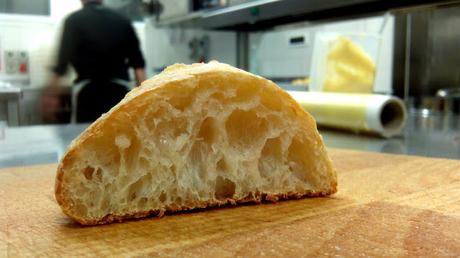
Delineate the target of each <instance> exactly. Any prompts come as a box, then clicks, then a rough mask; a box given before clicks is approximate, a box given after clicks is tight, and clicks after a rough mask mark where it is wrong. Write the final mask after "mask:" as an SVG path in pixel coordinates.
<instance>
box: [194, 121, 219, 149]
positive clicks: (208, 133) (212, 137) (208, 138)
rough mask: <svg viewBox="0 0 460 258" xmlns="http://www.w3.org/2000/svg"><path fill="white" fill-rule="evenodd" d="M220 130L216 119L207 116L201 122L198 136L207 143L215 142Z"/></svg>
mask: <svg viewBox="0 0 460 258" xmlns="http://www.w3.org/2000/svg"><path fill="white" fill-rule="evenodd" d="M217 134H218V130H217V128H216V121H215V119H214V118H212V117H207V118H206V119H205V120H204V121H203V123H202V124H201V128H200V132H199V133H198V138H199V139H202V140H203V141H204V142H205V143H207V144H213V143H214V142H215V141H216V138H217Z"/></svg>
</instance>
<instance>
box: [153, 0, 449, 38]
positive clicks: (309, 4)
mask: <svg viewBox="0 0 460 258" xmlns="http://www.w3.org/2000/svg"><path fill="white" fill-rule="evenodd" d="M449 2H452V1H441V0H405V1H386V0H255V1H249V2H247V3H244V4H237V5H233V6H228V7H222V8H217V9H216V8H214V9H210V10H203V11H197V12H192V13H190V14H188V15H185V16H180V17H174V18H168V19H161V16H160V20H159V21H158V22H157V26H160V27H162V26H180V27H193V28H203V29H223V30H241V31H251V30H261V29H268V28H271V27H273V26H277V25H281V24H287V23H292V22H298V21H306V20H322V19H337V18H340V17H343V16H356V15H365V14H368V15H369V14H372V13H377V12H385V11H388V10H391V9H394V8H405V7H409V6H415V5H424V4H444V3H449Z"/></svg>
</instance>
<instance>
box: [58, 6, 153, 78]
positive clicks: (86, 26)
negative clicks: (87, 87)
mask: <svg viewBox="0 0 460 258" xmlns="http://www.w3.org/2000/svg"><path fill="white" fill-rule="evenodd" d="M69 63H70V64H72V66H73V67H74V68H75V70H76V72H77V74H78V78H77V79H76V82H79V81H82V80H85V79H90V80H93V81H94V80H108V79H112V78H119V79H124V80H129V75H128V67H133V68H143V67H144V66H145V62H144V59H143V57H142V53H141V51H140V49H139V40H138V39H137V36H136V34H135V32H134V29H133V27H132V25H131V23H130V21H129V20H128V19H126V18H124V17H123V16H121V15H119V14H117V13H115V12H114V11H112V10H109V9H107V8H105V7H103V6H102V5H100V4H97V3H88V4H86V5H85V6H84V7H83V8H82V9H81V10H79V11H77V12H75V13H73V14H71V15H70V16H69V17H68V18H67V19H66V21H65V23H64V31H63V35H62V41H61V46H60V49H59V54H58V62H57V65H56V67H55V68H54V72H55V73H56V74H58V75H64V74H65V73H66V71H67V67H68V65H69Z"/></svg>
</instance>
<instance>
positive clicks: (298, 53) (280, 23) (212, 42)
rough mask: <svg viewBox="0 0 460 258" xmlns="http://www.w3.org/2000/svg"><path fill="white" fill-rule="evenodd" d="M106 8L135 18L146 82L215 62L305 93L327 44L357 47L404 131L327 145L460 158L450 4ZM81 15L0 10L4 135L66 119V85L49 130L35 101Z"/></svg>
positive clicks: (65, 10)
mask: <svg viewBox="0 0 460 258" xmlns="http://www.w3.org/2000/svg"><path fill="white" fill-rule="evenodd" d="M104 4H105V5H107V6H109V7H111V8H114V9H116V10H118V11H120V12H122V13H123V14H124V15H127V16H128V17H130V18H131V19H132V20H133V24H134V27H135V29H136V32H137V35H138V37H139V39H140V41H141V45H142V51H143V54H144V57H145V59H146V64H147V65H146V72H147V77H151V76H153V75H155V74H157V73H159V72H161V71H162V70H163V69H164V68H165V67H166V66H168V65H171V64H173V63H177V62H182V63H192V62H199V61H209V60H218V61H220V62H224V63H228V64H230V65H234V66H238V67H240V68H243V69H246V70H249V71H250V72H253V73H256V74H259V75H262V76H264V77H266V78H269V79H271V80H273V81H275V82H276V83H278V84H279V85H280V86H281V87H283V88H285V89H288V90H296V91H299V90H304V91H306V90H308V89H309V88H312V87H313V84H314V80H315V79H317V78H319V77H320V76H321V71H318V69H316V67H317V65H315V62H318V60H320V59H321V58H324V52H325V48H324V47H325V46H326V45H327V44H326V43H325V42H327V40H328V37H331V35H344V36H347V37H349V38H351V39H355V42H359V43H360V44H359V45H360V46H361V47H362V49H363V50H364V51H365V52H366V53H367V54H368V55H369V56H370V58H371V59H372V60H373V61H374V62H375V66H376V71H375V74H376V78H375V81H374V85H373V93H381V94H385V95H396V96H398V97H400V98H401V99H403V100H404V103H405V105H406V107H407V109H408V110H409V119H408V123H407V127H406V131H405V132H404V133H403V134H402V137H399V138H398V137H396V138H393V139H385V140H383V139H376V138H369V137H367V136H362V135H357V134H354V133H352V134H346V135H344V136H343V137H342V136H340V137H339V136H337V137H339V138H340V140H337V139H339V138H337V137H335V136H336V135H335V133H336V132H334V131H331V132H329V131H325V132H322V134H323V136H324V135H326V137H325V139H326V143H331V144H332V145H334V146H336V147H348V148H350V146H351V147H353V146H354V147H356V148H359V149H368V150H374V149H375V150H378V151H382V150H383V151H385V152H397V153H416V154H421V155H428V156H443V157H453V158H458V157H460V137H459V135H458V128H460V124H459V123H460V122H459V121H460V120H459V119H458V117H457V115H458V113H459V111H460V108H459V107H460V104H459V103H460V102H459V101H458V100H459V98H460V93H459V91H460V90H459V89H460V54H459V53H460V52H459V51H458V48H459V47H458V46H459V45H460V30H458V28H459V27H460V3H459V2H458V1H426V0H424V1H398V2H397V3H396V2H395V1H380V0H357V1H333V0H328V1H309V2H305V1H300V0H284V1H274V0H253V1H238V0H220V1H216V0H202V1H197V0H194V1H191V0H190V1H189V0H163V1H154V0H105V1H104ZM79 8H81V3H80V1H79V0H34V1H29V0H0V127H3V128H4V127H6V126H8V127H10V128H14V127H17V126H19V127H26V126H30V125H41V124H56V123H62V124H66V123H68V122H69V121H70V113H71V112H72V110H71V108H70V106H71V105H70V104H69V100H70V95H71V94H72V90H71V88H70V87H64V88H63V92H62V93H60V94H62V96H63V98H64V99H66V101H63V102H62V103H63V105H62V116H60V117H59V119H57V120H53V121H47V120H45V119H44V118H43V116H42V113H41V110H40V99H41V96H42V95H43V94H44V92H43V89H44V87H45V86H46V85H47V82H48V80H49V76H50V72H49V71H50V67H51V66H52V64H53V63H54V59H55V55H56V49H57V44H58V39H59V37H60V34H61V26H62V21H63V19H64V18H65V17H66V16H67V15H68V14H69V13H71V12H73V11H75V10H78V9H79ZM74 76H75V75H74V74H72V73H71V74H69V76H68V77H67V78H66V80H65V83H64V84H66V85H67V86H71V85H72V80H73V78H74ZM133 83H134V82H133ZM36 128H38V127H36ZM82 128H84V126H83V127H82ZM82 128H80V129H69V130H71V132H75V133H68V134H69V137H68V138H71V137H70V136H73V137H74V135H76V134H77V132H79V131H81V130H82ZM420 128H422V129H420ZM423 128H425V129H423ZM426 128H428V129H426ZM37 130H38V129H37ZM427 130H428V131H427ZM417 132H420V134H417ZM428 133H429V134H430V136H429V137H428V138H429V139H427V134H428ZM11 134H14V133H13V132H11ZM20 134H21V132H18V135H20ZM35 134H39V132H38V131H37V132H35ZM45 134H46V133H45ZM64 134H66V133H64ZM328 134H329V135H334V137H335V138H334V137H327V135H328ZM408 134H412V138H411V137H408ZM2 135H3V136H2ZM2 137H3V138H5V130H4V129H0V139H1V138H2ZM50 137H51V136H50ZM420 139H425V140H424V142H423V143H422V145H423V146H420V144H421V143H417V142H420ZM66 142H67V140H66V141H64V143H62V145H63V146H64V147H65V145H66ZM10 145H11V144H10ZM64 147H63V148H64ZM430 148H432V149H433V150H429V149H430ZM52 155H55V154H52ZM53 159H54V156H53ZM4 160H7V159H6V158H5V159H4ZM49 160H52V159H51V158H50V159H49ZM0 161H1V158H0Z"/></svg>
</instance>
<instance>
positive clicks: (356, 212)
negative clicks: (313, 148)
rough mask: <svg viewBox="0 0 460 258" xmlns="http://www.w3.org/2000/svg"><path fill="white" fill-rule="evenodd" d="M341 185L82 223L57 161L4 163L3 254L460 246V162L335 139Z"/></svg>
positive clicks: (367, 251)
mask: <svg viewBox="0 0 460 258" xmlns="http://www.w3.org/2000/svg"><path fill="white" fill-rule="evenodd" d="M329 152H330V154H331V157H332V159H333V161H334V163H335V165H336V167H337V170H338V175H339V192H338V193H337V194H335V195H334V196H332V197H328V198H312V199H301V200H291V201H284V202H279V203H276V204H262V205H244V206H238V207H225V208H217V209H211V210H206V211H198V212H186V213H180V214H176V215H170V216H165V217H163V218H149V219H144V220H136V221H129V222H125V223H118V224H111V225H105V226H93V227H82V226H80V225H78V224H76V223H75V222H73V221H72V220H70V219H68V218H66V217H65V216H64V214H62V213H61V211H60V209H59V207H58V205H57V204H56V202H55V200H54V196H53V187H54V175H55V169H56V165H45V166H33V167H19V168H10V169H3V170H0V256H2V257H3V256H11V257H16V256H56V257H62V256H124V257H125V256H166V257H234V256H241V257H263V256H266V257H312V256H315V257H316V256H318V257H321V256H326V257H329V256H337V255H338V256H342V257H358V256H379V257H382V256H388V257H395V256H420V257H426V256H457V257H458V256H460V162H459V161H456V160H442V159H429V158H422V157H410V156H396V155H385V154H378V153H367V152H355V151H345V150H336V149H332V150H330V151H329Z"/></svg>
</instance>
